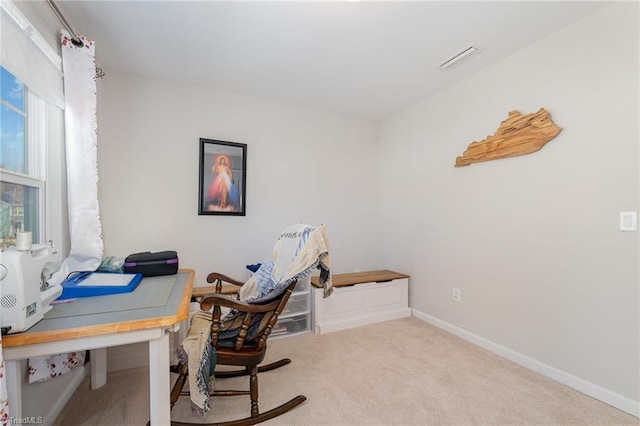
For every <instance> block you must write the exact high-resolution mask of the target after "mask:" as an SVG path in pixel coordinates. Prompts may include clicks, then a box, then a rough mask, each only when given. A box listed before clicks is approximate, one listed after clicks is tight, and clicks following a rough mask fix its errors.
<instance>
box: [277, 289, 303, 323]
mask: <svg viewBox="0 0 640 426" xmlns="http://www.w3.org/2000/svg"><path fill="white" fill-rule="evenodd" d="M310 310H311V301H310V300H309V292H308V291H307V292H305V293H293V294H292V295H291V297H290V298H289V301H288V302H287V304H286V306H285V307H284V310H283V311H282V313H281V314H280V317H279V319H283V318H287V317H290V316H292V315H299V314H308V313H309V312H310Z"/></svg>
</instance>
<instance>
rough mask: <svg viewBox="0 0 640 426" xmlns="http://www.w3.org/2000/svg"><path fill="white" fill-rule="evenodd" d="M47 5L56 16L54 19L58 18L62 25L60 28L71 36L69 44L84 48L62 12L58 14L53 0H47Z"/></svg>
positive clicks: (58, 10) (58, 11)
mask: <svg viewBox="0 0 640 426" xmlns="http://www.w3.org/2000/svg"><path fill="white" fill-rule="evenodd" d="M47 3H48V4H49V6H51V9H52V10H53V13H55V14H56V17H57V18H58V20H59V21H60V23H62V26H63V27H64V29H65V30H67V31H68V32H69V34H71V43H73V44H75V45H76V46H78V47H82V46H84V43H83V42H82V40H80V38H78V35H77V34H76V32H75V31H73V28H71V25H69V22H68V21H67V19H66V18H65V17H64V15H63V14H62V12H60V9H58V6H56V4H55V3H54V2H53V0H47Z"/></svg>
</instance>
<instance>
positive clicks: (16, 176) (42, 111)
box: [0, 64, 49, 245]
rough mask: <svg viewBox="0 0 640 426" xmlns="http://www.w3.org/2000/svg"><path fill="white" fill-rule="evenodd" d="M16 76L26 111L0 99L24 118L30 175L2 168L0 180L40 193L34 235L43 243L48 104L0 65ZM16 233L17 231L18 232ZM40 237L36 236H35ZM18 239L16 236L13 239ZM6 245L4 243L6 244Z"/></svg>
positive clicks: (45, 213)
mask: <svg viewBox="0 0 640 426" xmlns="http://www.w3.org/2000/svg"><path fill="white" fill-rule="evenodd" d="M0 66H1V67H2V68H4V69H5V70H6V71H7V72H9V73H10V74H11V75H12V76H13V77H15V78H17V79H18V80H20V82H21V83H22V85H23V90H24V112H23V111H20V110H19V109H18V108H16V107H14V106H13V105H11V104H10V103H9V102H8V101H7V100H4V99H2V98H0V100H1V101H2V106H6V107H7V108H10V109H12V110H14V111H16V112H18V113H20V114H21V115H24V117H25V129H24V132H25V140H24V144H25V145H26V150H25V153H26V161H25V162H26V169H27V173H19V172H16V171H13V170H8V169H4V168H2V167H0V181H1V182H5V183H9V184H14V185H20V186H23V187H28V188H33V189H35V190H37V202H38V205H37V209H38V211H37V220H36V222H37V228H38V229H37V230H32V231H36V232H33V233H34V243H43V242H44V240H45V235H48V229H47V223H48V221H47V216H48V210H47V205H46V199H47V194H46V191H47V185H46V183H47V177H48V176H47V145H48V127H49V120H48V112H47V102H46V101H45V100H43V99H42V98H41V97H39V96H38V95H37V94H36V93H34V91H33V90H32V89H31V88H30V87H29V86H28V85H27V84H26V83H25V82H24V81H22V80H21V79H20V77H19V76H16V75H15V74H14V73H13V72H12V71H11V70H10V69H8V68H7V67H5V66H3V65H1V64H0ZM16 231H17V230H16ZM36 236H37V237H36ZM13 237H14V238H15V235H14V236H13ZM3 245H4V243H3Z"/></svg>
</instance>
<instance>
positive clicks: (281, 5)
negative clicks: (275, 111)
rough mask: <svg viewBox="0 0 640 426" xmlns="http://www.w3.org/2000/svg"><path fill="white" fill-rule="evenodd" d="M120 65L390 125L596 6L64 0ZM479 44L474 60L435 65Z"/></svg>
mask: <svg viewBox="0 0 640 426" xmlns="http://www.w3.org/2000/svg"><path fill="white" fill-rule="evenodd" d="M56 4H57V5H58V6H59V7H60V9H61V10H62V11H63V13H64V15H65V16H66V17H67V19H68V20H69V21H70V22H71V24H72V26H73V27H74V30H75V31H77V32H78V33H80V34H83V35H86V36H88V37H90V38H93V39H94V40H95V41H96V60H97V63H98V65H99V66H101V67H102V68H104V69H105V71H106V72H107V76H106V78H107V79H108V78H109V75H108V73H109V71H110V70H118V71H123V72H127V73H133V74H137V75H141V76H149V77H155V78H159V79H163V80H175V81H180V82H186V83H188V84H193V85H196V86H202V87H211V88H215V89H220V90H225V91H229V92H234V93H241V94H247V95H251V96H258V97H263V98H269V99H274V100H279V101H283V102H287V103H293V104H297V105H303V106H307V107H311V108H316V109H321V110H326V111H332V112H336V113H340V114H344V115H348V116H354V117H362V118H368V119H382V118H384V117H387V116H388V115H390V114H392V113H394V112H396V111H398V110H400V109H402V108H404V107H406V106H409V105H411V104H412V103H414V102H416V101H418V100H420V99H422V98H425V97H427V96H428V95H430V94H432V93H434V92H436V91H438V90H440V89H442V88H443V87H445V86H447V85H450V84H452V83H453V82H455V81H457V80H459V79H461V78H464V77H466V76H468V75H470V74H472V73H474V72H477V71H478V70H480V69H482V68H485V67H487V66H489V65H491V64H492V63H495V62H497V61H499V60H501V59H502V58H505V57H506V56H508V55H510V54H512V53H513V52H515V51H517V50H519V49H521V48H522V47H524V46H526V45H528V44H530V43H532V42H534V41H536V40H538V39H541V38H543V37H545V36H546V35H549V34H551V33H553V32H555V31H557V30H559V29H560V28H562V27H564V26H567V25H569V24H571V23H572V22H575V21H577V20H579V19H581V18H582V17H584V16H586V15H588V14H590V13H592V12H594V11H596V10H597V9H599V8H601V7H603V6H605V5H606V3H600V2H592V1H583V2H576V1H568V2H559V1H550V2H541V1H531V2H483V1H472V2H459V1H446V2H435V1H425V2H416V1H413V2H400V1H388V2H369V1H361V2H347V1H341V2H325V1H300V2H268V1H260V2H244V1H227V2H221V1H200V2H191V1H160V2H155V1H86V0H83V1H78V0H73V1H64V0H57V1H56ZM470 44H473V45H475V46H477V47H478V48H480V49H481V52H480V53H479V54H478V55H476V56H475V57H473V58H471V59H469V60H467V61H465V62H463V63H461V64H460V65H458V66H456V67H455V68H453V69H451V70H449V71H442V70H441V69H439V68H438V64H440V63H442V62H443V61H444V60H446V59H447V58H449V57H450V56H452V55H454V54H455V53H457V52H458V51H460V50H461V49H464V48H465V47H467V46H469V45H470Z"/></svg>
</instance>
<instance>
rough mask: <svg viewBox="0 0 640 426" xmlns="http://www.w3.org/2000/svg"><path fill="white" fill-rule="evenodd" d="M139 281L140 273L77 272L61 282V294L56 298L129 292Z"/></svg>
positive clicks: (140, 278)
mask: <svg viewBox="0 0 640 426" xmlns="http://www.w3.org/2000/svg"><path fill="white" fill-rule="evenodd" d="M140 281H142V274H117V273H102V272H77V273H74V274H72V275H71V276H69V277H68V278H67V279H66V280H64V281H63V282H62V295H60V297H58V300H64V299H74V298H77V297H93V296H104V295H108V294H120V293H130V292H132V291H133V290H135V289H136V287H138V284H140Z"/></svg>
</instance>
